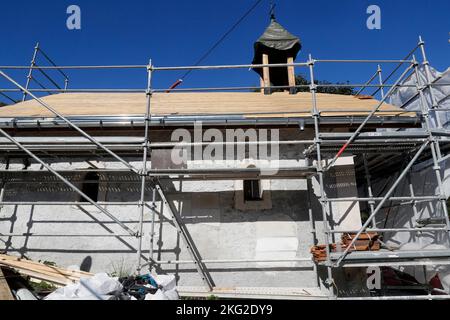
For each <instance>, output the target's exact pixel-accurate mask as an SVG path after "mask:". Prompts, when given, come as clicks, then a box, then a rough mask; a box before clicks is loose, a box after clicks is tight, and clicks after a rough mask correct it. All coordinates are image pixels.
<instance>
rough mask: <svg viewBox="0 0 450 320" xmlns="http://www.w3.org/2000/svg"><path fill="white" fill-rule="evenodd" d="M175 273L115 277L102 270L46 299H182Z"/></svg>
mask: <svg viewBox="0 0 450 320" xmlns="http://www.w3.org/2000/svg"><path fill="white" fill-rule="evenodd" d="M178 299H179V296H178V293H177V291H176V283H175V277H174V276H154V277H153V276H151V275H149V274H147V275H142V276H130V277H126V278H120V279H119V278H113V277H110V276H108V275H107V274H106V273H98V274H95V275H94V276H93V277H91V278H89V279H84V278H82V279H80V281H79V282H77V283H73V284H69V285H67V286H65V287H63V288H59V289H57V290H55V291H54V292H53V293H51V294H50V295H48V296H47V297H46V298H45V300H178Z"/></svg>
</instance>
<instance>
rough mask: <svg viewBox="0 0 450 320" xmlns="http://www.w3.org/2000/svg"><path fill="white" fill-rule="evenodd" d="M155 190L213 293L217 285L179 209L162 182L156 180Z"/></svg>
mask: <svg viewBox="0 0 450 320" xmlns="http://www.w3.org/2000/svg"><path fill="white" fill-rule="evenodd" d="M154 188H155V189H156V192H157V193H158V195H159V197H160V198H161V200H162V202H163V204H164V205H166V207H167V209H168V211H169V214H170V216H171V218H172V221H173V223H174V225H175V228H176V229H177V231H178V233H179V234H180V235H181V237H182V238H183V241H184V243H185V246H186V249H187V250H188V252H189V254H190V255H191V258H192V259H193V261H194V264H195V268H196V269H197V272H198V274H199V275H200V277H201V279H202V281H203V282H204V283H205V285H206V286H207V288H208V289H209V291H212V289H213V288H214V286H215V284H214V282H213V280H212V279H211V277H210V275H209V274H208V272H207V270H206V267H205V265H204V263H203V262H202V258H201V256H200V253H199V252H198V251H197V248H196V247H195V244H194V241H193V240H192V238H191V235H190V234H189V231H188V230H187V228H186V226H185V225H184V223H183V221H182V218H181V217H180V216H179V214H178V212H177V209H176V208H175V206H174V205H173V203H172V202H170V201H169V200H168V199H167V197H166V195H165V193H164V190H163V189H162V188H161V185H160V182H159V181H158V180H157V179H155V180H154Z"/></svg>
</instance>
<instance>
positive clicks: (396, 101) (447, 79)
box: [389, 65, 450, 129]
mask: <svg viewBox="0 0 450 320" xmlns="http://www.w3.org/2000/svg"><path fill="white" fill-rule="evenodd" d="M417 69H418V75H419V82H420V85H421V86H424V85H426V84H427V82H428V81H427V73H426V69H425V66H424V65H420V66H419V67H418V68H417ZM430 73H431V79H430V81H431V83H433V84H444V83H450V68H448V69H447V70H446V71H445V72H438V71H436V70H435V69H433V68H432V67H430ZM416 83H417V78H416V75H415V73H413V74H412V75H411V76H409V77H408V78H407V79H406V80H405V81H403V83H402V85H412V86H415V85H416ZM423 93H424V94H423V96H424V98H425V99H426V105H428V106H436V105H438V106H439V108H450V98H449V95H450V86H432V95H433V96H434V97H433V100H434V101H432V97H431V96H432V95H431V94H430V90H429V89H428V88H427V89H425V90H424V91H423ZM389 103H390V104H393V105H395V106H398V107H401V108H403V109H406V110H411V111H422V106H421V101H420V95H419V94H418V92H417V88H416V87H401V88H398V89H396V90H395V91H394V92H393V94H392V95H391V97H390V100H389ZM437 118H439V120H440V121H441V125H442V127H443V128H445V129H447V128H450V112H430V122H431V123H430V124H431V126H432V127H437Z"/></svg>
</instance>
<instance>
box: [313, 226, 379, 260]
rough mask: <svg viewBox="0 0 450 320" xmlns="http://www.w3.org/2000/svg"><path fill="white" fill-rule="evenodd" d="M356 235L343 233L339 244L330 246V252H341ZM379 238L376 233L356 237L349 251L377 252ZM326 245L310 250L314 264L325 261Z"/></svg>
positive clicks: (366, 233)
mask: <svg viewBox="0 0 450 320" xmlns="http://www.w3.org/2000/svg"><path fill="white" fill-rule="evenodd" d="M355 236H356V233H344V234H343V235H342V238H341V242H340V243H337V244H336V243H333V244H331V245H330V247H329V248H330V252H342V251H344V250H345V249H347V247H348V246H349V245H350V244H351V242H352V241H353V239H354V238H355ZM379 239H380V236H379V234H378V233H376V232H364V233H361V235H360V236H359V237H358V239H357V240H356V241H355V243H354V244H353V245H352V247H351V248H350V249H349V252H351V251H378V250H380V242H379ZM326 248H327V247H326V245H316V246H313V247H312V248H311V254H312V255H313V259H314V261H315V262H316V263H319V262H323V261H325V260H326V259H327V250H326Z"/></svg>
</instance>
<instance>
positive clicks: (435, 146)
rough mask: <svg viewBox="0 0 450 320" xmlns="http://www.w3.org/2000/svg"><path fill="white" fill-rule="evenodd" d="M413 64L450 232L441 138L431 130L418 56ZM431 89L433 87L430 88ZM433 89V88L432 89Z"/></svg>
mask: <svg viewBox="0 0 450 320" xmlns="http://www.w3.org/2000/svg"><path fill="white" fill-rule="evenodd" d="M413 62H414V63H413V65H414V75H415V79H416V86H417V91H418V93H419V103H420V106H421V109H422V114H423V119H424V121H423V127H424V129H425V130H426V131H427V133H428V134H429V139H430V141H431V145H430V149H431V156H432V159H433V170H434V172H435V176H436V182H437V187H438V189H437V190H438V196H439V203H440V204H441V208H442V214H443V215H444V219H445V223H446V225H447V230H448V232H449V234H450V219H449V216H448V210H447V200H446V197H445V191H444V187H443V185H442V177H441V162H439V157H438V154H439V153H440V151H439V150H440V148H439V140H438V139H439V138H437V137H435V136H433V132H432V131H431V122H430V114H429V112H430V109H431V108H429V105H428V103H427V99H426V98H425V96H424V93H423V91H424V90H425V87H424V86H423V85H422V80H421V79H420V75H419V70H418V63H417V60H416V57H415V56H414V55H413ZM430 89H431V88H430ZM430 91H431V90H430Z"/></svg>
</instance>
